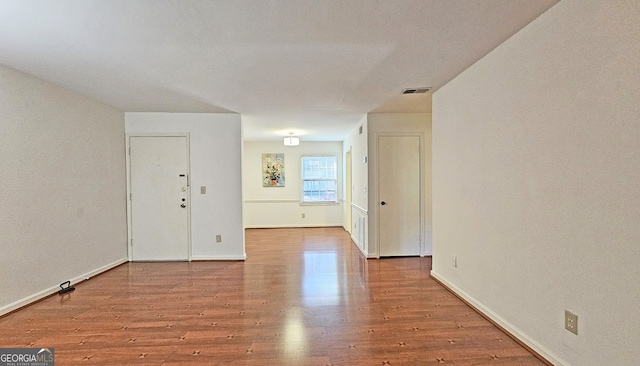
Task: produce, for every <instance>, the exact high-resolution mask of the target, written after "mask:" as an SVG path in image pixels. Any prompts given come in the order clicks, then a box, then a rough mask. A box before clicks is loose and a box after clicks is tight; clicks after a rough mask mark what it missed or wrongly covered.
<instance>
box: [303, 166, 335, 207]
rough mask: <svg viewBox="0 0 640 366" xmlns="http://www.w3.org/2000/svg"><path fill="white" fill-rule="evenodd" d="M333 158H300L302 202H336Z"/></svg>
mask: <svg viewBox="0 0 640 366" xmlns="http://www.w3.org/2000/svg"><path fill="white" fill-rule="evenodd" d="M337 170H338V168H337V164H336V157H335V156H303V157H302V202H303V203H317V202H331V203H335V202H338V199H337V196H336V192H337V189H336V187H337V185H338V183H337Z"/></svg>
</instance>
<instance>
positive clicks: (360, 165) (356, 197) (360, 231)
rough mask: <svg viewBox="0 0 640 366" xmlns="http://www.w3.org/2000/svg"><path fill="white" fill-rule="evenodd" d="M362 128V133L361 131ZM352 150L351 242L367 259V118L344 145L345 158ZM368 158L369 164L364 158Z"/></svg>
mask: <svg viewBox="0 0 640 366" xmlns="http://www.w3.org/2000/svg"><path fill="white" fill-rule="evenodd" d="M361 128H362V133H360V129H361ZM349 149H351V161H352V162H351V185H352V187H351V189H352V191H351V207H349V208H347V209H350V210H351V222H350V223H348V224H350V225H351V240H353V242H354V243H355V244H356V245H357V246H358V248H360V250H361V251H362V253H363V254H364V255H365V256H366V257H372V255H369V244H368V240H369V237H368V234H367V232H368V226H369V194H368V191H369V164H368V159H369V157H368V155H369V152H368V145H367V117H366V116H363V118H362V121H360V123H359V124H358V125H357V126H356V128H355V129H354V130H353V131H351V133H350V134H349V137H348V138H347V139H346V140H345V141H344V144H343V150H344V151H343V156H344V154H346V152H347V151H349ZM364 157H367V162H364V160H363V158H364Z"/></svg>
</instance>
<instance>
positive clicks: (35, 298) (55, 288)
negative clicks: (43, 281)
mask: <svg viewBox="0 0 640 366" xmlns="http://www.w3.org/2000/svg"><path fill="white" fill-rule="evenodd" d="M128 261H129V259H127V258H123V259H119V260H117V261H115V262H112V263H109V264H107V265H105V266H102V267H100V268H98V269H95V270H93V271H89V272H87V273H85V274H83V275H80V276H78V277H75V278H72V279H70V280H69V281H70V282H71V285H72V286H73V285H75V284H77V283H79V282H82V281H85V280H88V279H90V278H91V277H94V276H96V275H99V274H100V273H102V272H105V271H108V270H110V269H111V268H114V267H117V266H119V265H121V264H123V263H127V262H128ZM58 291H60V286H53V287H49V288H47V289H44V290H42V291H40V292H38V293H35V294H33V295H31V296H27V297H25V298H22V299H20V300H18V301H15V302H12V303H11V304H9V305H5V306H3V307H1V308H0V316H2V315H4V314H7V313H10V312H12V311H14V310H16V309H20V308H21V307H23V306H27V305H29V304H31V303H33V302H36V301H38V300H40V299H43V298H45V297H47V296H49V295H51V294H55V293H56V292H58Z"/></svg>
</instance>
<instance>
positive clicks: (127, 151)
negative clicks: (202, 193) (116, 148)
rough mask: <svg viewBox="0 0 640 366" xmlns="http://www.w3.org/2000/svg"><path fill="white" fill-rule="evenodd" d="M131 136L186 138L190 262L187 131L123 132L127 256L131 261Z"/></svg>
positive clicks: (188, 226)
mask: <svg viewBox="0 0 640 366" xmlns="http://www.w3.org/2000/svg"><path fill="white" fill-rule="evenodd" d="M132 137H185V138H186V140H187V146H186V148H187V173H186V174H187V197H188V198H187V202H189V204H188V205H187V246H188V248H187V261H189V262H191V205H192V204H193V201H192V200H191V145H190V143H191V142H190V141H191V138H190V136H189V133H182V132H176V133H127V134H125V157H126V161H125V164H126V169H127V197H126V200H127V258H128V259H129V262H131V261H133V248H132V246H133V245H132V239H133V236H132V235H131V220H132V215H131V147H130V144H129V141H130V139H131V138H132Z"/></svg>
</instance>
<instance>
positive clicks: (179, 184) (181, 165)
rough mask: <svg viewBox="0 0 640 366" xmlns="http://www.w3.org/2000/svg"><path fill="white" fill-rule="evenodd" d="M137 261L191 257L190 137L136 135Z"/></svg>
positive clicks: (134, 255)
mask: <svg viewBox="0 0 640 366" xmlns="http://www.w3.org/2000/svg"><path fill="white" fill-rule="evenodd" d="M129 148H130V150H129V151H130V172H131V178H130V185H131V186H130V189H131V239H132V242H131V244H132V248H131V249H132V252H131V253H132V260H134V261H174V260H188V259H189V204H190V202H189V197H190V194H189V186H188V180H189V178H188V174H189V171H188V167H189V161H188V156H189V155H188V152H187V151H188V150H187V149H188V145H187V137H186V136H170V137H169V136H167V137H165V136H131V137H130V138H129Z"/></svg>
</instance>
